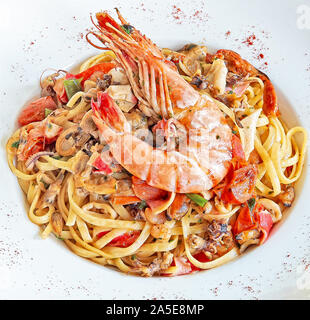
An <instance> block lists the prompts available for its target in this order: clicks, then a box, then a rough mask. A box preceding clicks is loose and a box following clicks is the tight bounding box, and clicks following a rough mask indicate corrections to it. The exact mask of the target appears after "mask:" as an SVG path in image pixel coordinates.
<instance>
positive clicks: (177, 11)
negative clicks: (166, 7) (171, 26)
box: [172, 5, 184, 23]
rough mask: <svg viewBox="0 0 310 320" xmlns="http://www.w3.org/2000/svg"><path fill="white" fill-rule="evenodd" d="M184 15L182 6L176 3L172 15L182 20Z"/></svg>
mask: <svg viewBox="0 0 310 320" xmlns="http://www.w3.org/2000/svg"><path fill="white" fill-rule="evenodd" d="M182 16H184V13H183V11H182V10H181V9H180V8H178V7H177V6H176V5H173V9H172V17H173V18H174V19H175V20H180V19H181V17H182ZM179 23H181V22H179Z"/></svg>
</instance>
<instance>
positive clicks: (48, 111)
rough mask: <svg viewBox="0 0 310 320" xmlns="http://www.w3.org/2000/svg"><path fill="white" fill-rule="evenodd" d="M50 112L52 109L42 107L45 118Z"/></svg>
mask: <svg viewBox="0 0 310 320" xmlns="http://www.w3.org/2000/svg"><path fill="white" fill-rule="evenodd" d="M52 112H53V110H51V109H48V108H45V109H44V116H45V118H46V117H47V116H48V115H49V114H51V113H52Z"/></svg>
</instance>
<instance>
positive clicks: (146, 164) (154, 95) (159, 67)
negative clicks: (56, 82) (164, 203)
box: [92, 12, 232, 193]
mask: <svg viewBox="0 0 310 320" xmlns="http://www.w3.org/2000/svg"><path fill="white" fill-rule="evenodd" d="M118 16H119V19H120V21H121V23H122V25H119V24H118V23H117V22H116V21H115V20H113V19H112V18H111V16H109V15H108V14H107V13H106V12H103V13H98V14H97V15H96V17H97V21H98V25H96V27H97V28H98V30H99V32H96V33H94V32H92V34H94V35H95V36H96V37H97V38H98V39H99V40H100V41H101V42H102V43H104V45H105V46H106V47H107V48H108V49H110V50H112V51H113V52H114V53H115V55H116V57H117V59H118V62H119V63H120V64H121V66H122V67H123V68H124V70H125V71H126V74H127V77H128V79H129V81H130V84H131V87H132V89H133V92H134V94H135V96H136V97H137V98H138V100H139V106H140V107H141V106H143V107H144V108H145V107H146V108H147V109H149V110H151V111H152V112H153V113H154V114H155V115H159V116H160V117H161V118H162V119H163V120H161V121H162V122H164V124H167V123H169V124H171V125H175V126H176V127H178V128H180V127H181V128H182V130H181V131H182V132H183V135H182V136H183V138H182V140H183V142H184V141H185V142H186V143H185V144H184V143H183V144H182V146H181V145H180V146H179V148H178V150H176V149H174V150H169V148H168V149H162V148H155V147H153V146H152V145H150V144H148V143H147V142H145V141H142V140H141V139H140V138H138V137H136V136H135V135H134V134H133V133H132V131H131V128H130V125H129V123H128V122H127V120H126V118H125V116H124V114H123V113H122V111H121V110H120V108H119V107H118V105H116V103H115V102H114V100H113V99H112V98H111V97H110V96H109V95H108V94H107V93H104V92H100V93H99V94H98V99H97V102H94V101H92V109H93V114H94V115H93V119H94V121H95V123H96V125H97V127H98V129H99V131H100V132H101V134H102V136H103V138H104V139H105V140H106V142H107V143H108V144H109V147H110V151H111V153H112V154H113V156H114V158H115V159H116V160H117V161H118V162H119V163H120V164H121V165H122V166H123V167H124V168H126V169H127V170H128V171H129V172H130V173H131V174H133V175H134V176H136V177H139V178H140V179H142V180H145V181H146V182H147V183H148V184H149V185H151V186H153V187H157V188H159V189H163V190H166V191H170V192H178V193H199V192H203V191H206V190H209V189H211V188H212V187H214V186H215V185H216V184H218V183H219V182H220V181H221V180H222V179H223V178H224V177H225V176H226V174H227V172H228V169H229V166H230V160H231V157H232V155H231V154H232V150H231V149H232V144H231V139H232V132H231V129H230V127H229V126H228V124H227V122H226V119H225V117H224V115H223V114H222V112H221V111H220V110H219V109H218V107H217V106H216V105H215V104H214V102H213V101H212V100H211V99H210V98H208V97H207V96H204V95H201V94H199V93H198V92H197V91H196V90H195V89H194V88H193V87H192V86H191V85H190V84H188V83H187V82H186V81H185V80H184V79H183V78H182V76H181V75H180V74H179V73H178V71H177V70H176V68H175V67H174V66H173V65H172V64H171V63H170V62H169V61H167V60H166V59H165V58H164V56H163V55H162V53H161V51H160V49H159V48H158V47H157V46H156V45H155V44H153V43H152V42H151V41H150V40H149V39H147V38H146V37H145V36H142V34H141V33H140V32H139V31H138V30H136V29H135V28H134V27H132V26H131V25H129V24H128V23H127V22H126V21H125V20H124V18H123V17H122V16H121V15H120V14H119V12H118Z"/></svg>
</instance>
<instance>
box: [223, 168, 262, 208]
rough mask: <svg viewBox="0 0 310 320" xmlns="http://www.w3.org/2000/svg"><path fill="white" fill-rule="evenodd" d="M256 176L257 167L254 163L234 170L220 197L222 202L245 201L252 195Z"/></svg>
mask: <svg viewBox="0 0 310 320" xmlns="http://www.w3.org/2000/svg"><path fill="white" fill-rule="evenodd" d="M256 177H257V168H256V167H255V166H254V165H248V166H245V167H242V168H240V169H238V170H235V171H234V172H233V174H232V179H231V180H230V182H229V184H228V185H227V186H226V188H225V190H224V192H223V194H222V197H221V199H222V200H223V201H224V202H227V203H232V204H240V203H244V202H246V201H247V200H249V199H250V198H251V197H252V196H253V192H254V187H255V180H256Z"/></svg>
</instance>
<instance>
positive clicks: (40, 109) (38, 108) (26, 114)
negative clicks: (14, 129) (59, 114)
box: [18, 96, 57, 126]
mask: <svg viewBox="0 0 310 320" xmlns="http://www.w3.org/2000/svg"><path fill="white" fill-rule="evenodd" d="M56 108H57V106H56V103H55V102H54V100H53V98H52V97H50V96H48V97H43V98H40V99H37V100H35V101H33V102H31V103H30V104H28V105H27V106H26V107H25V108H24V109H23V110H22V111H21V113H20V115H19V117H18V123H19V125H21V126H24V125H26V124H29V123H31V122H36V121H41V120H43V119H44V118H45V109H50V110H55V109H56Z"/></svg>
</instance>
